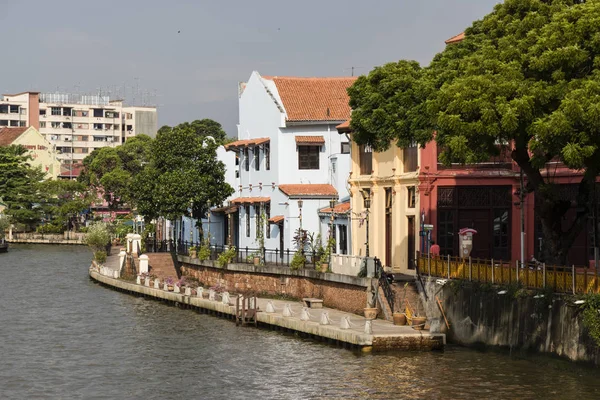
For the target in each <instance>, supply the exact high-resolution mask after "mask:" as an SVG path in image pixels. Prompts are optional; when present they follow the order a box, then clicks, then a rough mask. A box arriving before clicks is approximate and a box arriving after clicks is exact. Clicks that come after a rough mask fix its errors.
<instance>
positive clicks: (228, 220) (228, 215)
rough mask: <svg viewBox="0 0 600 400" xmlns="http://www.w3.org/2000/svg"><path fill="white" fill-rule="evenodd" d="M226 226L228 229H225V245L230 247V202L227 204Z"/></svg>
mask: <svg viewBox="0 0 600 400" xmlns="http://www.w3.org/2000/svg"><path fill="white" fill-rule="evenodd" d="M227 211H228V213H227V224H228V227H229V228H228V229H227V244H228V245H229V247H231V230H232V229H231V228H232V226H231V201H228V202H227Z"/></svg>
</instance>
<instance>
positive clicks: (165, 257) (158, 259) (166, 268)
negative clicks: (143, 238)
mask: <svg viewBox="0 0 600 400" xmlns="http://www.w3.org/2000/svg"><path fill="white" fill-rule="evenodd" d="M145 254H146V255H147V256H148V269H149V272H150V274H152V275H155V276H156V277H157V278H160V279H161V280H162V279H165V278H167V277H171V278H174V279H177V278H179V271H178V268H177V267H176V265H175V261H174V260H173V256H172V255H171V253H145Z"/></svg>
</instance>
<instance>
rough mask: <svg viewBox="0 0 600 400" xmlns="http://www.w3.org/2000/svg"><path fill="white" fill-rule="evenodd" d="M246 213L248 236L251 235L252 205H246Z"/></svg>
mask: <svg viewBox="0 0 600 400" xmlns="http://www.w3.org/2000/svg"><path fill="white" fill-rule="evenodd" d="M244 212H245V213H246V237H250V206H244Z"/></svg>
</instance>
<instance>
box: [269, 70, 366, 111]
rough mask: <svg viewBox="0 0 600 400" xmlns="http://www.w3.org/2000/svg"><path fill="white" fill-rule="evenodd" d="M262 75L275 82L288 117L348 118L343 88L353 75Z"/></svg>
mask: <svg viewBox="0 0 600 400" xmlns="http://www.w3.org/2000/svg"><path fill="white" fill-rule="evenodd" d="M262 78H263V79H267V80H271V81H273V82H274V83H275V86H276V87H277V91H278V92H279V97H280V98H281V101H282V102H283V107H284V108H285V111H286V113H287V120H288V121H291V122H293V121H343V120H346V119H348V118H350V105H349V104H348V102H349V100H350V99H349V97H348V92H347V89H348V88H349V87H350V86H351V85H352V84H353V83H354V81H356V77H333V78H302V77H291V76H273V77H271V76H269V77H266V76H263V77H262Z"/></svg>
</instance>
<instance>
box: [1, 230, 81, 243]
mask: <svg viewBox="0 0 600 400" xmlns="http://www.w3.org/2000/svg"><path fill="white" fill-rule="evenodd" d="M7 241H8V242H10V243H40V244H85V233H81V232H65V233H64V234H52V233H47V234H42V233H12V234H9V236H8V238H7Z"/></svg>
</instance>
